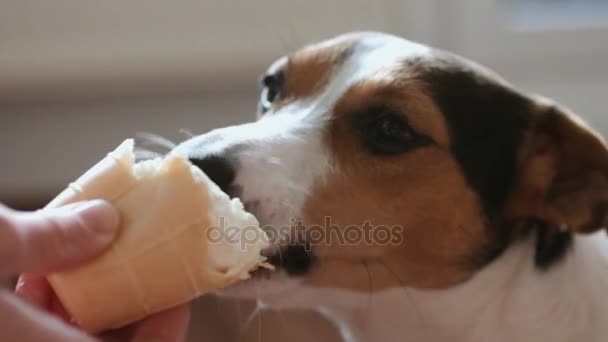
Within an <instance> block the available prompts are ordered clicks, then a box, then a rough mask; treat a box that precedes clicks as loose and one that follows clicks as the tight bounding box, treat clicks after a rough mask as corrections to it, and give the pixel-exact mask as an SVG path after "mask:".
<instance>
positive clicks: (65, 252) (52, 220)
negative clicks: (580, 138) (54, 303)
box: [0, 200, 119, 275]
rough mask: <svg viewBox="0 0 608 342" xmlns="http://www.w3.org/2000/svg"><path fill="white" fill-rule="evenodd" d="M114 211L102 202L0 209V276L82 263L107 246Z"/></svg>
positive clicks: (115, 220)
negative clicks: (32, 209) (34, 209)
mask: <svg viewBox="0 0 608 342" xmlns="http://www.w3.org/2000/svg"><path fill="white" fill-rule="evenodd" d="M118 223H119V215H118V212H117V210H116V209H115V208H114V207H112V206H111V205H110V204H108V203H107V202H105V201H102V200H94V201H88V202H80V203H76V204H74V205H71V206H67V207H63V208H57V209H49V210H42V211H38V212H34V213H19V212H16V211H12V210H10V209H7V208H0V260H11V262H5V263H0V275H2V274H4V275H6V274H11V273H19V272H40V271H44V272H48V271H50V270H56V269H58V268H62V267H68V266H70V265H73V264H76V263H79V262H83V261H85V260H87V259H89V258H91V257H93V256H95V255H96V254H98V253H99V252H101V251H102V250H103V249H104V248H106V247H107V246H108V244H109V243H110V242H111V241H112V239H113V238H114V236H115V234H116V231H117V229H118Z"/></svg>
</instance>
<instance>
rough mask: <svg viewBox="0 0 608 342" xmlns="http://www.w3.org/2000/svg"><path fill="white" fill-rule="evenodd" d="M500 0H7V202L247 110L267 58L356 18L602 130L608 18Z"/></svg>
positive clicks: (3, 50)
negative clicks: (124, 149)
mask: <svg viewBox="0 0 608 342" xmlns="http://www.w3.org/2000/svg"><path fill="white" fill-rule="evenodd" d="M505 3H508V1H498V0H453V1H447V0H382V1H373V0H334V1H323V0H308V1H297V0H283V1H279V0H259V1H246V0H240V1H239V0H181V1H171V2H168V1H161V0H147V1H144V0H123V1H103V2H100V1H96V0H55V1H43V0H29V1H24V0H3V1H2V2H1V3H0V153H1V155H2V158H3V167H2V168H0V201H7V200H13V199H15V198H21V197H31V196H34V195H39V196H46V195H49V194H51V193H53V192H56V191H58V190H59V189H60V188H61V187H62V186H63V185H64V184H66V183H67V182H68V181H70V180H72V179H73V178H74V177H75V176H76V175H78V174H79V173H80V172H82V170H84V169H85V168H86V167H87V166H89V165H91V164H92V163H93V162H94V161H96V160H97V159H98V158H99V157H100V156H101V155H102V154H103V153H105V152H107V151H108V150H109V149H111V148H112V147H113V146H114V145H116V144H117V143H118V142H120V141H121V140H122V139H123V138H125V137H129V136H132V135H133V134H134V133H136V132H138V131H150V132H155V133H159V134H161V135H165V136H169V137H170V138H171V139H181V138H183V136H180V135H179V134H178V133H177V131H178V129H180V128H187V129H190V130H192V131H194V132H203V131H205V130H208V129H211V128H213V127H217V126H223V125H227V124H233V123H237V122H242V121H245V120H250V119H251V118H252V116H253V112H254V108H255V102H256V96H257V95H256V91H257V88H256V77H257V75H258V74H259V73H261V72H262V70H263V69H264V68H265V66H266V65H268V64H269V63H270V62H272V61H273V60H274V59H275V58H277V57H278V56H280V55H283V54H284V53H286V52H287V51H290V50H292V49H294V48H297V47H298V46H301V45H303V44H305V43H308V42H311V41H315V40H318V39H323V38H327V37H330V36H332V35H335V34H337V33H341V32H346V31H350V30H361V29H374V30H384V31H389V32H394V33H397V34H401V35H404V36H407V37H410V38H413V39H416V40H421V41H423V42H426V43H430V44H433V45H436V46H439V47H442V48H447V49H450V50H454V51H457V52H459V53H461V54H464V55H466V56H469V57H472V58H473V59H476V60H478V61H481V62H483V63H484V64H488V65H489V66H491V67H493V68H495V69H497V70H498V71H499V72H501V73H503V74H504V75H505V76H507V78H509V79H510V80H512V81H513V82H515V83H516V84H518V85H519V86H521V87H523V88H524V89H527V90H529V91H533V92H538V93H542V94H545V95H548V96H550V97H553V98H556V99H557V100H558V101H560V102H562V103H564V104H566V105H568V106H569V107H572V108H573V109H574V111H575V112H578V113H580V114H581V115H583V116H584V117H585V118H587V119H588V120H589V121H591V122H592V123H593V124H594V125H595V127H597V128H598V129H599V130H601V131H602V132H604V133H608V120H606V113H605V105H604V98H605V97H606V96H607V95H608V68H606V67H605V66H604V63H605V61H606V60H608V31H607V30H606V28H605V27H602V26H599V27H598V26H597V25H595V26H593V27H590V28H584V27H583V28H577V29H563V28H561V29H558V30H547V31H536V32H522V31H517V30H514V29H513V27H511V26H509V25H510V24H509V22H508V21H507V20H506V19H505V18H506V17H505V16H504V13H505V12H504V9H505V7H504V4H505ZM606 22H608V20H607V21H606Z"/></svg>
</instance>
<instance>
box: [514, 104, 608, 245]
mask: <svg viewBox="0 0 608 342" xmlns="http://www.w3.org/2000/svg"><path fill="white" fill-rule="evenodd" d="M533 119H534V121H533V125H532V127H531V128H530V131H529V132H528V137H527V138H526V142H525V144H524V148H523V150H522V152H521V161H520V175H519V176H518V183H517V184H516V187H515V191H514V192H513V194H512V196H511V199H510V200H509V201H508V203H509V206H508V207H507V209H506V211H505V216H506V217H510V218H511V219H513V220H516V221H520V222H521V221H525V220H526V219H529V218H534V219H538V220H542V221H543V222H545V223H547V224H548V226H549V227H550V228H551V229H552V230H554V231H566V230H570V231H571V232H575V233H578V232H580V233H590V232H593V231H597V230H598V229H600V228H602V227H605V225H606V223H608V222H607V219H608V149H607V148H606V144H605V142H604V141H603V139H602V138H601V137H600V136H599V135H597V134H596V133H595V132H594V131H593V130H591V129H590V128H589V127H587V126H586V125H585V124H584V123H583V122H582V121H581V120H580V119H578V118H577V117H575V116H574V115H573V114H571V113H569V112H568V111H567V110H565V109H562V108H558V107H556V106H555V105H553V104H550V103H547V102H546V101H545V100H539V103H538V105H537V108H536V112H534V113H533Z"/></svg>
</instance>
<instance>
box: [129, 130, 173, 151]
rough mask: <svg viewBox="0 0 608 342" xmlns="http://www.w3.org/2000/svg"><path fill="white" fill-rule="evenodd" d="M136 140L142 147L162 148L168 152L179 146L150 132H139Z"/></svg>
mask: <svg viewBox="0 0 608 342" xmlns="http://www.w3.org/2000/svg"><path fill="white" fill-rule="evenodd" d="M135 140H136V142H137V143H138V144H139V145H140V146H147V147H157V148H162V149H164V150H165V151H167V152H168V151H171V150H172V149H174V148H175V147H176V146H177V144H176V143H174V142H173V141H171V140H169V139H167V138H165V137H163V136H161V135H158V134H154V133H148V132H138V133H137V134H135Z"/></svg>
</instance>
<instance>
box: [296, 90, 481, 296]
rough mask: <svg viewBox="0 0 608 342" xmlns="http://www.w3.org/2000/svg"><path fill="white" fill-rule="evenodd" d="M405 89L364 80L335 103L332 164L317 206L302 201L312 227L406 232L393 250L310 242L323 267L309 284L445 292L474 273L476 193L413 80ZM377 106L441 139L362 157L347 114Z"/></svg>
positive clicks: (477, 218) (316, 195) (316, 196)
mask: <svg viewBox="0 0 608 342" xmlns="http://www.w3.org/2000/svg"><path fill="white" fill-rule="evenodd" d="M399 84H400V86H399V87H395V85H394V84H392V85H391V84H382V83H381V82H366V83H362V84H359V85H357V86H355V87H353V88H352V89H351V90H350V91H349V92H347V94H346V95H344V97H343V98H342V99H341V100H340V101H339V102H338V103H337V104H336V107H335V110H334V118H333V120H332V121H331V125H330V127H329V129H328V130H327V133H326V146H328V148H329V151H330V154H331V158H332V160H333V161H334V166H335V168H334V170H333V172H332V173H331V174H330V175H329V176H328V177H327V178H326V179H325V181H324V182H323V183H320V184H317V186H316V187H315V188H314V189H313V191H312V195H311V198H313V199H314V200H311V201H309V202H308V203H306V205H305V208H304V215H303V219H304V223H305V224H306V225H313V224H314V225H318V224H322V223H323V220H325V218H326V217H331V220H332V223H333V224H334V226H333V228H332V229H347V228H346V227H348V226H352V225H354V226H358V227H362V226H364V225H365V222H369V223H371V225H372V226H375V227H378V226H380V225H384V226H389V227H402V228H403V231H402V232H401V233H400V234H402V236H400V238H401V240H399V241H395V242H396V243H393V244H378V243H377V242H378V241H376V243H358V244H348V243H341V242H340V241H336V240H333V241H330V242H331V243H329V244H326V245H319V246H314V247H313V250H314V254H315V256H316V257H317V258H318V259H319V263H318V265H319V266H318V267H317V268H316V269H314V270H313V271H312V273H311V274H310V275H309V277H308V278H307V281H308V282H310V283H312V284H315V285H317V286H341V287H347V288H351V289H355V290H362V291H369V290H370V284H369V283H368V279H369V277H370V276H371V277H373V290H374V291H376V290H380V289H382V288H387V287H400V286H415V287H421V288H444V287H449V286H451V285H454V284H457V283H460V282H462V281H464V280H466V279H468V278H469V277H470V276H471V275H472V273H473V270H472V269H469V267H468V265H469V258H471V257H472V256H473V254H474V251H476V250H477V249H478V247H479V246H480V245H481V244H483V243H484V241H483V239H484V237H485V233H484V223H483V222H482V220H481V219H480V217H481V209H480V207H479V204H478V199H477V195H476V193H474V191H472V190H471V189H470V187H469V186H468V184H467V182H466V180H465V178H464V176H463V175H462V172H461V170H460V168H459V165H458V164H457V162H456V161H455V160H454V159H453V157H452V156H451V154H450V151H449V142H448V140H449V139H448V136H447V127H446V125H445V122H444V121H443V119H442V116H441V113H439V112H438V111H437V109H436V108H435V106H434V104H433V103H432V101H431V100H430V99H429V98H428V97H427V96H426V95H425V94H424V93H423V92H422V91H421V89H420V87H419V85H418V84H416V82H414V81H412V82H403V83H399ZM376 102H377V103H382V104H384V105H390V106H392V107H394V108H399V109H400V111H401V112H403V113H404V114H405V115H406V116H407V120H408V121H409V122H410V124H411V125H412V126H413V127H414V128H415V129H416V130H418V131H419V132H421V133H423V134H425V135H427V136H429V137H431V138H432V139H433V140H434V141H435V143H434V144H432V145H430V146H427V147H424V148H420V149H416V150H413V151H410V152H407V153H404V154H400V155H396V156H373V155H371V154H369V153H368V152H366V151H365V149H363V148H362V147H361V144H360V142H359V141H358V139H357V137H356V134H353V132H352V128H351V125H350V122H349V113H350V112H351V111H352V110H357V109H361V108H365V107H367V106H370V105H372V106H373V104H374V103H376ZM372 231H373V230H372ZM326 233H327V232H326ZM353 265H355V266H357V267H352V266H353ZM371 272H374V274H373V275H370V273H371Z"/></svg>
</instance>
